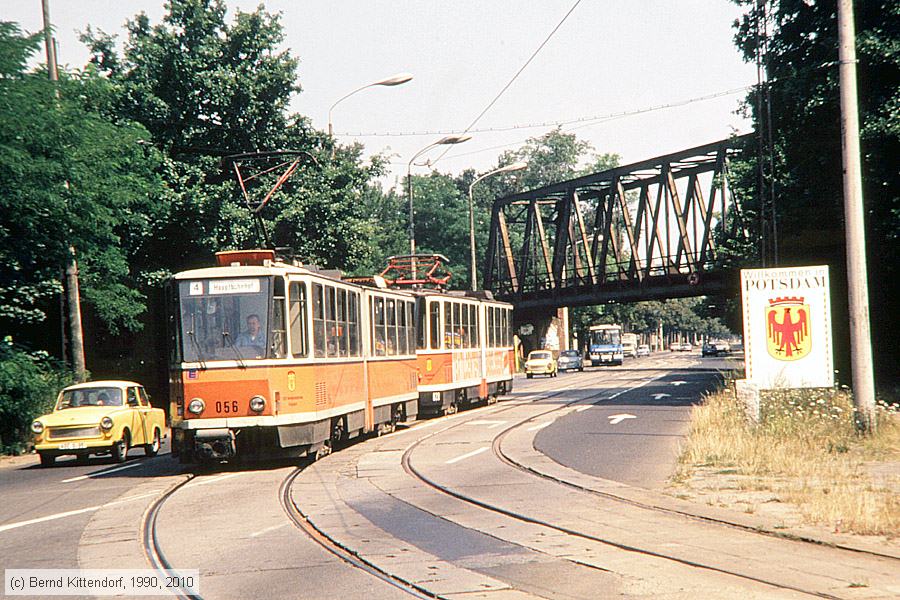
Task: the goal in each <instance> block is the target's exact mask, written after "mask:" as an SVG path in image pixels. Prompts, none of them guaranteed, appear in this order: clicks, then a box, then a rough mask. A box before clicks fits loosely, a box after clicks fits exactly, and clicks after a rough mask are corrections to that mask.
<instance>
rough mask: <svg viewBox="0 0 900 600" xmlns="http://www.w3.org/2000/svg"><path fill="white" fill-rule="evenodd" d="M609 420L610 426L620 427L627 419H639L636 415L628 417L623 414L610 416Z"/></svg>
mask: <svg viewBox="0 0 900 600" xmlns="http://www.w3.org/2000/svg"><path fill="white" fill-rule="evenodd" d="M607 419H609V424H610V425H618V424H619V423H621V422H622V421H624V420H625V419H637V417H636V416H634V415H626V414H625V413H622V414H621V415H609V416H608V417H607Z"/></svg>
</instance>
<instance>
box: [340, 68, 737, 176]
mask: <svg viewBox="0 0 900 600" xmlns="http://www.w3.org/2000/svg"><path fill="white" fill-rule="evenodd" d="M754 87H755V86H753V85H745V86H741V87H737V88H732V89H730V90H724V91H720V92H714V93H712V94H706V95H704V96H697V97H695V98H688V99H686V100H679V101H677V102H670V103H668V104H657V105H655V106H648V107H644V108H638V109H635V110H628V111H621V112H617V113H610V114H606V115H593V116H586V117H575V118H573V119H563V120H558V121H545V122H542V123H523V124H517V125H504V126H501V127H485V128H482V129H467V130H459V129H437V130H431V131H398V132H391V131H373V132H368V133H366V132H359V133H350V132H347V133H339V134H337V135H341V136H347V137H415V136H426V135H428V136H434V135H459V134H461V133H502V132H505V131H517V130H521V129H538V128H544V127H563V126H565V125H575V124H580V126H582V127H589V126H591V125H596V124H597V123H598V122H605V121H611V120H614V119H619V118H623V117H631V116H634V115H641V114H644V113H649V112H654V111H657V110H665V109H668V108H678V107H680V106H686V105H688V104H693V103H695V102H703V101H705V100H713V99H715V98H721V97H724V96H730V95H732V94H737V93H740V92H745V91H748V90H750V89H753V88H754ZM572 129H577V128H572ZM432 162H436V161H432Z"/></svg>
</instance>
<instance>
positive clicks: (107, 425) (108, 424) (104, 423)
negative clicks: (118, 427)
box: [100, 417, 113, 431]
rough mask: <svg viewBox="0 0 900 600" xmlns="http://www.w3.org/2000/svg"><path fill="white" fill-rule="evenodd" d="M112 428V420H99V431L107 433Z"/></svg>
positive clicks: (106, 418)
mask: <svg viewBox="0 0 900 600" xmlns="http://www.w3.org/2000/svg"><path fill="white" fill-rule="evenodd" d="M112 428H113V420H112V419H110V418H109V417H103V418H102V419H100V429H102V430H103V431H109V430H110V429H112Z"/></svg>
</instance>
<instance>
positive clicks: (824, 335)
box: [741, 265, 834, 389]
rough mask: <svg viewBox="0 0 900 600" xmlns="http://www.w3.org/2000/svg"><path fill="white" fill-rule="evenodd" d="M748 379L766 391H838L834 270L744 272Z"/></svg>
mask: <svg viewBox="0 0 900 600" xmlns="http://www.w3.org/2000/svg"><path fill="white" fill-rule="evenodd" d="M741 300H742V304H743V310H744V359H745V364H746V369H747V379H748V380H750V381H752V382H753V383H755V384H757V385H758V386H759V388H760V389H774V388H795V387H832V386H833V385H834V366H833V356H832V348H831V306H830V304H829V281H828V266H827V265H826V266H816V267H792V268H785V269H743V270H741Z"/></svg>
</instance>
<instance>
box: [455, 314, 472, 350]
mask: <svg viewBox="0 0 900 600" xmlns="http://www.w3.org/2000/svg"><path fill="white" fill-rule="evenodd" d="M459 318H460V322H459V324H458V329H459V345H460V347H462V348H468V347H469V331H470V330H469V308H468V307H467V306H466V305H465V304H460V306H459Z"/></svg>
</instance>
